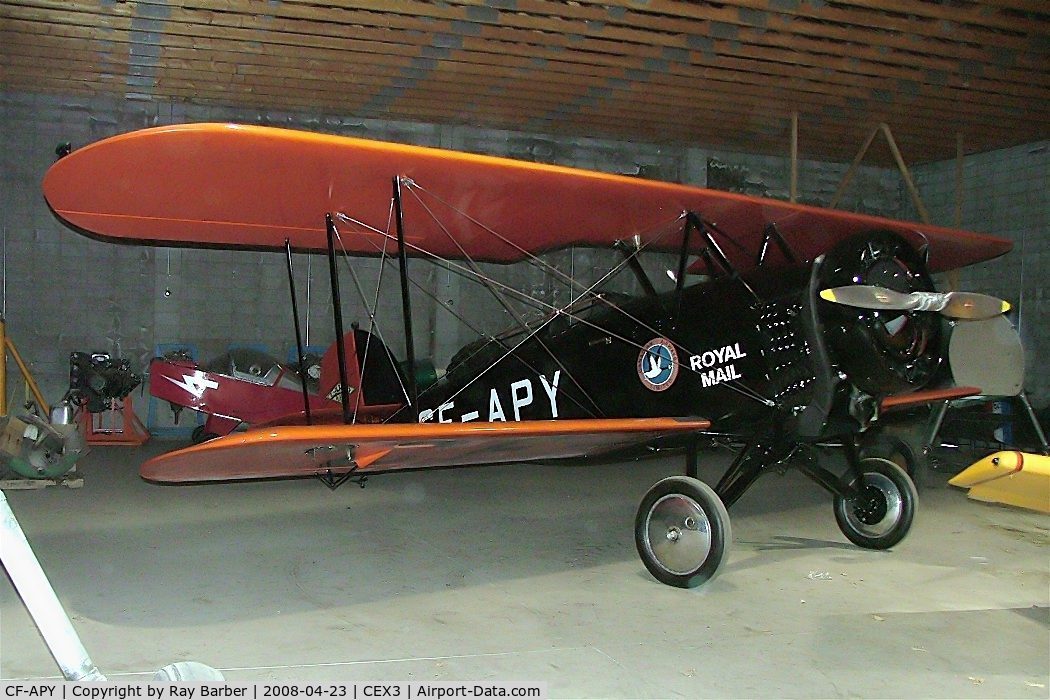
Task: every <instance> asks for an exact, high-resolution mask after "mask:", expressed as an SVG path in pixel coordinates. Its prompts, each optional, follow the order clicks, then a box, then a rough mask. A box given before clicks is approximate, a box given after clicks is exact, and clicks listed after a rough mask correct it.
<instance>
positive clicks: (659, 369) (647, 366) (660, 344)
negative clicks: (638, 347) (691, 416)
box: [638, 338, 678, 391]
mask: <svg viewBox="0 0 1050 700" xmlns="http://www.w3.org/2000/svg"><path fill="white" fill-rule="evenodd" d="M677 376H678V353H677V352H675V349H674V345H673V344H672V343H671V341H670V340H668V339H667V338H653V339H652V340H650V341H649V342H648V343H646V344H645V347H643V348H642V351H641V352H640V353H638V378H639V379H641V380H642V384H644V385H645V386H646V388H648V389H651V390H652V391H664V390H665V389H669V388H670V387H671V385H672V384H674V380H675V378H676V377H677Z"/></svg>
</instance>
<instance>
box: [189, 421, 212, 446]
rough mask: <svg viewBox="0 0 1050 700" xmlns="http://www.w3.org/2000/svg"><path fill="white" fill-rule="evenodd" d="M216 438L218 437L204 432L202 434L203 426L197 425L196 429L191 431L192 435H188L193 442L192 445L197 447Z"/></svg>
mask: <svg viewBox="0 0 1050 700" xmlns="http://www.w3.org/2000/svg"><path fill="white" fill-rule="evenodd" d="M217 437H219V436H218V435H216V434H215V433H206V432H204V426H203V425H198V426H197V427H196V428H194V429H193V433H192V434H191V435H190V440H192V441H193V444H194V445H199V444H201V443H202V442H207V441H208V440H214V439H215V438H217Z"/></svg>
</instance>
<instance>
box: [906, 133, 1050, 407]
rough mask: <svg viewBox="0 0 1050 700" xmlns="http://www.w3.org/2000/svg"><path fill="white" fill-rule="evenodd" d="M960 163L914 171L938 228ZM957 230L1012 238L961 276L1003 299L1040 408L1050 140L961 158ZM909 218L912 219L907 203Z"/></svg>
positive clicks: (1047, 395)
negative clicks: (1003, 251) (1006, 247)
mask: <svg viewBox="0 0 1050 700" xmlns="http://www.w3.org/2000/svg"><path fill="white" fill-rule="evenodd" d="M956 172H957V163H956V161H955V160H950V161H943V162H938V163H928V164H924V165H919V166H916V167H915V168H913V175H914V178H915V182H916V186H917V188H918V189H919V193H920V195H921V197H922V200H923V203H924V204H925V206H926V208H927V210H928V211H929V214H930V219H931V221H932V222H933V223H936V224H941V225H944V226H954V225H955V217H956V214H955V210H956V179H957V175H956ZM961 183H962V189H961V193H962V208H961V219H960V222H959V224H960V226H961V227H962V228H964V229H967V230H971V231H977V232H979V233H990V234H995V235H997V236H1002V237H1004V238H1008V239H1010V240H1012V241H1013V243H1014V249H1013V251H1011V252H1010V253H1008V254H1007V255H1005V256H1003V257H1001V258H999V259H997V260H991V261H988V262H985V263H980V264H978V265H974V266H971V267H969V268H965V269H963V270H961V271H960V283H961V287H962V288H963V289H966V290H970V291H978V292H985V293H987V294H993V295H996V296H999V297H1001V298H1003V299H1006V300H1007V301H1009V302H1010V303H1011V304H1013V305H1014V306H1015V310H1014V311H1012V312H1011V313H1010V319H1011V320H1012V321H1013V322H1014V325H1015V326H1017V328H1018V330H1019V332H1020V334H1021V340H1022V342H1023V343H1024V346H1025V357H1026V372H1025V387H1026V390H1027V391H1028V393H1029V396H1030V397H1031V399H1032V402H1033V403H1034V404H1036V405H1037V406H1040V407H1041V406H1045V405H1047V404H1048V403H1050V373H1048V372H1047V371H1046V369H1045V364H1046V361H1047V358H1048V357H1050V293H1048V292H1047V289H1046V280H1047V277H1048V275H1050V141H1042V142H1038V143H1032V144H1026V145H1022V146H1016V147H1014V148H1007V149H1002V150H998V151H991V152H988V153H978V154H974V155H967V156H965V157H964V158H963V169H962V180H961ZM906 213H907V215H908V216H909V217H911V218H915V217H917V214H916V213H915V209H914V207H913V206H912V205H911V202H910V200H908V201H907V202H906Z"/></svg>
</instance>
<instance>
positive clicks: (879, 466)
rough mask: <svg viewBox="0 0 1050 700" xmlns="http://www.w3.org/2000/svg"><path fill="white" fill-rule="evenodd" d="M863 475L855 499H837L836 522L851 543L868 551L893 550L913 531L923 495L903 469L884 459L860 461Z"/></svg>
mask: <svg viewBox="0 0 1050 700" xmlns="http://www.w3.org/2000/svg"><path fill="white" fill-rule="evenodd" d="M860 464H861V469H862V471H863V475H862V476H861V483H860V484H859V488H858V491H857V493H856V494H855V495H854V496H853V497H851V498H843V497H842V496H836V497H835V520H836V521H837V522H838V524H839V529H840V530H842V534H844V535H845V536H846V537H847V538H848V539H849V540H850V542H853V543H854V544H856V545H858V546H860V547H864V548H866V549H889V548H890V547H892V546H893V545H895V544H897V543H898V542H900V541H901V540H902V539H904V536H905V535H907V534H908V531H909V530H910V529H911V524H912V521H913V520H914V519H915V510H916V508H917V507H918V502H919V496H918V493H917V492H916V490H915V484H914V483H913V482H912V480H911V478H910V477H909V476H908V474H907V473H906V472H905V471H904V470H903V469H901V468H900V467H899V466H897V465H896V464H894V463H893V462H891V461H889V460H888V459H882V458H881V457H868V458H866V459H862V460H861V461H860Z"/></svg>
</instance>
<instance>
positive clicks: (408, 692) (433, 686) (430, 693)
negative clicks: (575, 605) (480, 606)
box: [0, 681, 547, 700]
mask: <svg viewBox="0 0 1050 700" xmlns="http://www.w3.org/2000/svg"><path fill="white" fill-rule="evenodd" d="M0 687H2V688H3V689H2V690H0V700H4V699H6V698H14V699H15V700H35V699H37V698H42V699H48V700H76V699H78V698H83V699H84V700H128V699H129V698H144V699H145V700H202V699H203V698H244V699H245V700H285V699H287V698H342V699H343V700H358V699H360V700H371V699H372V698H387V699H392V700H416V699H417V698H418V699H419V700H447V699H448V698H527V699H528V700H547V684H546V683H453V682H446V683H415V682H413V683H408V682H404V683H120V682H112V681H107V682H105V683H40V682H35V681H32V682H31V681H24V682H11V681H0Z"/></svg>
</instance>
